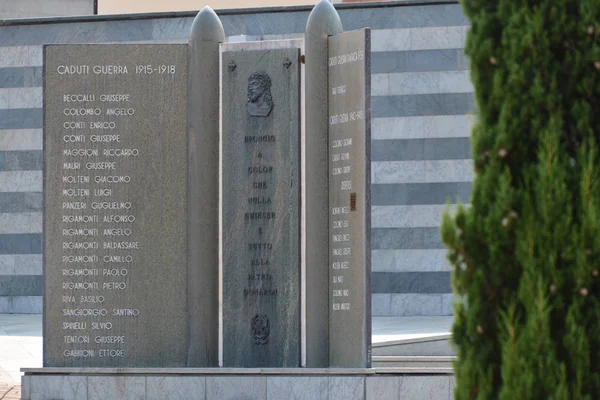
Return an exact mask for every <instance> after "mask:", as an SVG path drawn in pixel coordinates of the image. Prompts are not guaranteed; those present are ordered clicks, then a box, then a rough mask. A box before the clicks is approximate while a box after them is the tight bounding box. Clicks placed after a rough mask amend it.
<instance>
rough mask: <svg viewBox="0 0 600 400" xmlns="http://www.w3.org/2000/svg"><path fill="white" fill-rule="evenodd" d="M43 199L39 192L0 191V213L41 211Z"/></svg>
mask: <svg viewBox="0 0 600 400" xmlns="http://www.w3.org/2000/svg"><path fill="white" fill-rule="evenodd" d="M43 201H44V196H43V195H42V193H40V192H14V193H12V192H0V213H19V212H32V211H42V208H43Z"/></svg>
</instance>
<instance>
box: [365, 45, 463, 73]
mask: <svg viewBox="0 0 600 400" xmlns="http://www.w3.org/2000/svg"><path fill="white" fill-rule="evenodd" d="M468 69H469V60H468V58H467V56H466V55H465V53H464V49H444V50H416V51H379V52H373V53H371V73H372V74H385V73H394V72H423V71H457V70H468Z"/></svg>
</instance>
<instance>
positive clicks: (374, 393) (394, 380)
mask: <svg viewBox="0 0 600 400" xmlns="http://www.w3.org/2000/svg"><path fill="white" fill-rule="evenodd" d="M401 385H402V377H399V376H397V377H385V376H373V377H370V378H369V379H367V382H366V395H367V399H387V400H400V399H401V397H400V386H401Z"/></svg>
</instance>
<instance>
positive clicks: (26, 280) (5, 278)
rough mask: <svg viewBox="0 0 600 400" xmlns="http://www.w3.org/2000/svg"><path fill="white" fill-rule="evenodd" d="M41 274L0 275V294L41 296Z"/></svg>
mask: <svg viewBox="0 0 600 400" xmlns="http://www.w3.org/2000/svg"><path fill="white" fill-rule="evenodd" d="M42 285H43V279H42V276H41V275H0V296H41V295H42V291H43V289H42Z"/></svg>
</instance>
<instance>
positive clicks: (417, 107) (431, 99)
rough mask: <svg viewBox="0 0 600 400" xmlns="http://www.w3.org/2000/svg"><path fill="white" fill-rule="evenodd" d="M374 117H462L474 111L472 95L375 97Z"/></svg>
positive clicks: (446, 94)
mask: <svg viewBox="0 0 600 400" xmlns="http://www.w3.org/2000/svg"><path fill="white" fill-rule="evenodd" d="M372 101H373V103H372V107H373V117H374V118H379V117H408V116H421V115H462V114H468V113H470V112H473V111H474V104H475V103H474V100H473V95H472V94H470V93H443V94H419V95H405V96H373V99H372Z"/></svg>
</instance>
